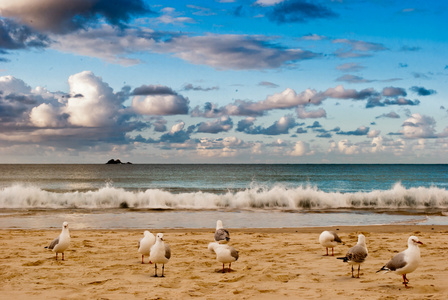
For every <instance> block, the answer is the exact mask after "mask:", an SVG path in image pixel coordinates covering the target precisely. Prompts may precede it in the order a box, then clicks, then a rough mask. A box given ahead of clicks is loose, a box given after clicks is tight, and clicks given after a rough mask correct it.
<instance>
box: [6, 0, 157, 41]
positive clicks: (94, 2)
mask: <svg viewBox="0 0 448 300" xmlns="http://www.w3.org/2000/svg"><path fill="white" fill-rule="evenodd" d="M0 11H1V12H2V15H3V16H4V17H7V18H12V19H15V20H17V21H18V22H20V23H22V24H24V25H27V26H30V27H33V28H35V29H37V30H40V31H50V32H54V33H68V32H72V31H74V30H78V29H86V28H87V27H89V26H91V25H92V24H97V23H99V22H100V21H102V20H104V21H106V22H107V23H109V24H111V25H114V26H119V27H123V26H124V24H126V23H127V22H128V21H129V20H130V19H131V18H132V17H134V16H139V15H145V14H151V13H152V12H151V10H150V9H149V8H148V7H147V6H146V4H145V2H144V1H143V0H113V1H110V0H77V1H60V0H41V1H36V2H34V3H33V4H32V5H31V4H30V3H29V1H26V0H17V1H14V3H13V2H6V3H1V4H0Z"/></svg>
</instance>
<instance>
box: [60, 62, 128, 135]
mask: <svg viewBox="0 0 448 300" xmlns="http://www.w3.org/2000/svg"><path fill="white" fill-rule="evenodd" d="M68 82H69V85H70V93H71V94H72V95H78V94H80V95H83V97H71V98H69V99H68V100H67V104H66V107H65V108H64V110H63V111H64V113H66V114H68V115H69V117H68V122H70V124H72V125H76V126H84V127H99V126H106V125H111V124H115V123H116V122H117V112H118V111H119V110H120V109H122V104H121V100H122V99H121V98H120V97H118V95H116V94H115V93H114V92H113V90H112V88H111V87H110V86H109V85H108V84H107V83H105V82H103V81H102V79H101V78H99V77H97V76H95V75H94V74H93V73H92V72H90V71H84V72H81V73H78V74H75V75H72V76H70V78H69V79H68Z"/></svg>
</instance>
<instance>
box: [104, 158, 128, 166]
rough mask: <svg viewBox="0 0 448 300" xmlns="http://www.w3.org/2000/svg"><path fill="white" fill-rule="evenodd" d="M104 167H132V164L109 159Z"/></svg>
mask: <svg viewBox="0 0 448 300" xmlns="http://www.w3.org/2000/svg"><path fill="white" fill-rule="evenodd" d="M106 165H132V163H130V162H127V163H122V162H121V160H119V159H109V161H108V162H107V163H106Z"/></svg>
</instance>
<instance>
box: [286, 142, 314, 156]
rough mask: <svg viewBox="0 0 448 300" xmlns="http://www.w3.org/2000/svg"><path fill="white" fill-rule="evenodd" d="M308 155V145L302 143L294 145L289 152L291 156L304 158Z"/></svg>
mask: <svg viewBox="0 0 448 300" xmlns="http://www.w3.org/2000/svg"><path fill="white" fill-rule="evenodd" d="M307 154H310V145H309V144H308V143H306V142H303V141H298V142H296V143H295V144H294V149H293V150H292V151H291V152H290V155H291V156H304V155H307Z"/></svg>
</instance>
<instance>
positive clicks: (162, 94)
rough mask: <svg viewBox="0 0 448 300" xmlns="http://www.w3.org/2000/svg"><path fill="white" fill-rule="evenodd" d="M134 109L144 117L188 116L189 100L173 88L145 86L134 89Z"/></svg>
mask: <svg viewBox="0 0 448 300" xmlns="http://www.w3.org/2000/svg"><path fill="white" fill-rule="evenodd" d="M132 94H133V95H134V98H133V99H132V108H133V109H134V110H135V111H136V112H137V113H139V114H142V115H159V116H160V115H184V114H188V110H189V106H188V105H189V100H188V98H185V97H183V96H182V95H179V94H177V93H176V92H174V91H173V90H172V89H171V88H169V87H166V86H161V85H143V86H141V87H138V88H136V89H134V91H133V93H132Z"/></svg>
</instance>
